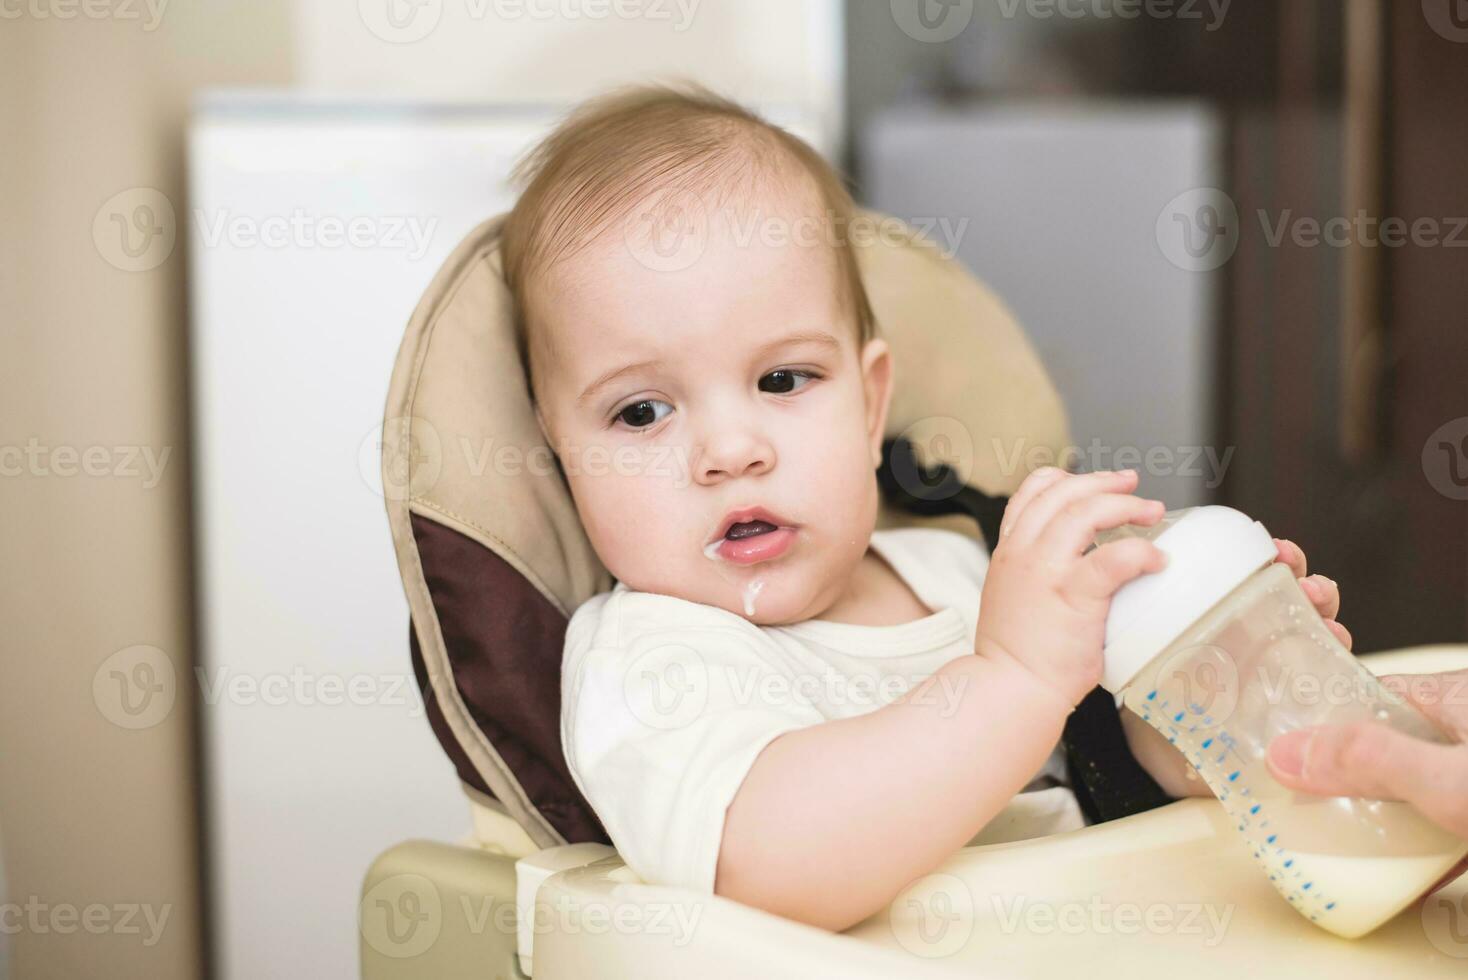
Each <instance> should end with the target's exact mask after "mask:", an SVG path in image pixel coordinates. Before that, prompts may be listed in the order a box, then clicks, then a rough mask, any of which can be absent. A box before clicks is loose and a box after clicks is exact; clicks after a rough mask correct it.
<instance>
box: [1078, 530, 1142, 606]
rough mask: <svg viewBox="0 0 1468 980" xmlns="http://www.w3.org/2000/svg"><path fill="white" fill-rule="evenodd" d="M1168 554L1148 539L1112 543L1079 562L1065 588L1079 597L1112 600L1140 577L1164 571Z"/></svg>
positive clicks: (1124, 539)
mask: <svg viewBox="0 0 1468 980" xmlns="http://www.w3.org/2000/svg"><path fill="white" fill-rule="evenodd" d="M1166 566H1167V554H1166V552H1164V551H1163V550H1162V549H1161V548H1159V547H1157V546H1156V545H1155V544H1153V543H1152V542H1151V541H1148V540H1147V539H1145V538H1122V539H1121V540H1120V541H1110V542H1107V543H1106V544H1103V545H1102V546H1101V547H1099V548H1097V549H1096V550H1095V551H1093V552H1091V553H1090V554H1089V555H1087V556H1086V557H1084V558H1082V559H1081V560H1080V561H1078V562H1076V563H1075V567H1074V568H1073V569H1071V572H1070V575H1069V576H1068V577H1067V579H1066V581H1065V583H1064V584H1063V585H1062V588H1063V589H1065V590H1068V591H1069V593H1070V594H1071V595H1073V596H1076V597H1077V598H1082V599H1094V600H1102V599H1110V598H1111V597H1112V595H1114V594H1115V593H1116V590H1117V589H1119V588H1121V587H1122V586H1123V585H1125V584H1127V583H1128V582H1130V581H1131V580H1132V579H1134V578H1136V577H1138V576H1139V575H1146V574H1147V573H1149V572H1160V571H1162V569H1163V568H1165V567H1166Z"/></svg>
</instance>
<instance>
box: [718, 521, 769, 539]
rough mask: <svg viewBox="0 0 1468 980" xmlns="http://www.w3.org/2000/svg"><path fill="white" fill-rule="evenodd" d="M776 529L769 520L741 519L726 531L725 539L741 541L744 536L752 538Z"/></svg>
mask: <svg viewBox="0 0 1468 980" xmlns="http://www.w3.org/2000/svg"><path fill="white" fill-rule="evenodd" d="M774 530H777V528H776V527H775V525H773V524H771V523H770V522H769V521H741V522H739V523H737V524H733V525H730V527H729V530H728V531H726V532H725V533H724V539H725V540H726V541H739V540H741V539H742V538H752V537H754V536H755V535H757V534H768V533H770V532H771V531H774Z"/></svg>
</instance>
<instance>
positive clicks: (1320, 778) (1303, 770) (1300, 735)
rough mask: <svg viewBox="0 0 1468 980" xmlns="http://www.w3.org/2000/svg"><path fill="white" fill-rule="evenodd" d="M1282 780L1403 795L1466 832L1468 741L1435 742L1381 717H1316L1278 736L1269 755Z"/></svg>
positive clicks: (1380, 796) (1306, 788) (1368, 794)
mask: <svg viewBox="0 0 1468 980" xmlns="http://www.w3.org/2000/svg"><path fill="white" fill-rule="evenodd" d="M1266 759H1267V760H1268V766H1269V770H1270V772H1271V774H1273V776H1274V778H1275V779H1276V780H1278V781H1279V782H1280V783H1281V784H1282V785H1284V786H1286V787H1289V788H1290V789H1294V790H1298V791H1300V792H1304V793H1314V794H1316V795H1318V796H1358V797H1365V798H1367V799H1374V800H1406V801H1407V802H1408V803H1411V804H1412V805H1413V806H1415V807H1416V808H1417V809H1418V810H1420V811H1422V813H1423V815H1425V816H1426V817H1427V818H1428V819H1430V820H1432V821H1433V822H1434V823H1437V824H1438V825H1440V826H1442V827H1444V828H1445V829H1447V830H1449V831H1451V832H1453V833H1455V834H1458V835H1460V836H1465V837H1468V746H1462V745H1438V744H1435V743H1432V742H1423V741H1420V740H1418V739H1415V738H1412V737H1411V736H1408V735H1404V734H1402V733H1401V732H1398V731H1396V730H1395V729H1393V728H1389V727H1387V726H1386V725H1378V724H1374V723H1371V722H1362V723H1358V724H1353V725H1321V726H1318V727H1315V728H1307V729H1302V730H1300V731H1294V732H1289V733H1287V734H1284V735H1281V736H1280V737H1279V738H1276V739H1275V740H1274V741H1273V742H1272V743H1270V746H1269V752H1268V755H1267V756H1266Z"/></svg>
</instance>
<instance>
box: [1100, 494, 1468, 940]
mask: <svg viewBox="0 0 1468 980" xmlns="http://www.w3.org/2000/svg"><path fill="white" fill-rule="evenodd" d="M1126 536H1139V537H1146V538H1150V539H1152V541H1153V542H1154V543H1155V544H1156V545H1157V546H1158V547H1159V548H1161V549H1162V551H1164V552H1165V553H1166V554H1167V557H1168V563H1167V567H1166V568H1165V569H1164V570H1162V571H1161V572H1157V573H1154V574H1149V575H1144V576H1142V577H1141V578H1138V579H1135V580H1133V581H1132V582H1129V583H1127V585H1125V586H1123V587H1122V588H1121V589H1120V590H1118V592H1117V594H1116V596H1115V598H1114V599H1113V601H1112V605H1111V613H1110V616H1109V617H1108V619H1107V623H1106V641H1105V654H1106V666H1105V673H1104V676H1103V679H1102V682H1101V683H1102V686H1103V687H1105V688H1106V689H1107V690H1108V691H1111V692H1113V693H1117V692H1120V694H1121V698H1120V700H1121V702H1122V703H1124V704H1125V705H1126V707H1127V708H1129V709H1130V710H1131V711H1133V712H1135V713H1136V714H1138V715H1140V716H1141V717H1142V718H1143V719H1145V720H1146V721H1147V723H1148V724H1150V725H1152V727H1153V728H1156V729H1157V730H1158V731H1159V732H1161V733H1162V734H1163V735H1165V736H1166V737H1167V740H1168V741H1169V742H1171V743H1172V744H1173V745H1174V746H1175V747H1176V748H1177V749H1178V751H1180V752H1182V753H1183V755H1184V756H1185V757H1186V758H1187V760H1188V762H1190V763H1191V764H1192V765H1193V767H1194V768H1195V769H1196V770H1197V771H1198V773H1199V774H1200V775H1201V776H1202V777H1203V779H1204V780H1205V781H1206V782H1207V784H1208V787H1209V788H1210V789H1212V790H1213V793H1214V795H1216V796H1217V797H1218V799H1219V801H1220V802H1222V804H1223V807H1224V810H1225V811H1226V812H1227V814H1228V815H1229V817H1230V818H1231V822H1232V823H1233V824H1234V825H1235V827H1236V829H1237V830H1238V832H1239V834H1240V836H1242V837H1243V839H1244V841H1245V843H1246V844H1247V845H1248V847H1249V852H1250V853H1251V854H1252V855H1253V856H1254V859H1255V861H1256V862H1257V863H1258V864H1259V865H1260V867H1262V868H1263V869H1264V872H1265V874H1267V875H1268V876H1269V880H1270V882H1272V883H1273V884H1274V887H1275V888H1276V889H1277V890H1278V891H1279V893H1280V894H1281V895H1282V896H1284V898H1285V899H1286V900H1287V901H1288V902H1289V903H1290V904H1291V905H1292V906H1294V908H1295V910H1296V911H1298V912H1299V913H1300V914H1301V915H1304V916H1305V917H1306V918H1308V919H1309V920H1310V921H1311V922H1314V923H1315V924H1317V925H1319V926H1321V927H1322V928H1324V929H1328V930H1329V931H1331V932H1333V933H1335V934H1336V935H1339V936H1344V937H1346V938H1350V939H1354V938H1356V937H1357V936H1362V935H1365V934H1366V933H1368V932H1370V931H1371V930H1372V929H1375V928H1376V927H1377V926H1379V925H1381V924H1382V923H1383V922H1386V921H1387V920H1388V919H1390V918H1391V917H1392V916H1394V915H1396V914H1397V913H1398V912H1400V911H1401V910H1402V909H1404V908H1406V907H1407V906H1408V905H1410V904H1411V903H1412V902H1413V900H1415V899H1417V898H1419V897H1421V896H1422V895H1424V894H1425V893H1426V892H1427V891H1428V890H1429V889H1431V888H1432V887H1433V886H1434V885H1435V884H1436V883H1438V882H1439V880H1440V879H1441V878H1442V877H1443V876H1444V875H1445V874H1446V873H1447V872H1448V871H1450V870H1451V869H1452V868H1453V867H1454V865H1456V864H1457V863H1458V861H1459V860H1460V859H1461V858H1462V857H1463V856H1464V854H1465V853H1468V841H1463V840H1460V839H1458V838H1456V837H1454V836H1453V835H1451V834H1449V833H1448V832H1447V831H1445V830H1442V829H1441V828H1439V827H1437V826H1436V825H1435V824H1433V823H1431V822H1430V821H1428V820H1427V819H1426V818H1425V817H1423V816H1422V815H1421V814H1420V813H1418V812H1417V810H1415V809H1414V808H1413V807H1412V806H1411V805H1410V804H1407V803H1403V802H1391V801H1384V800H1367V799H1355V798H1350V797H1322V796H1314V795H1310V794H1305V793H1297V792H1294V791H1292V790H1290V789H1287V788H1286V787H1284V786H1282V785H1280V784H1279V783H1278V782H1277V781H1275V780H1274V778H1273V777H1272V776H1270V774H1269V770H1268V769H1267V768H1266V766H1265V762H1264V757H1265V753H1266V751H1267V750H1268V748H1269V743H1270V742H1271V741H1272V740H1273V739H1274V738H1275V737H1276V736H1279V735H1282V734H1284V733H1285V732H1288V731H1292V730H1294V729H1297V728H1304V727H1307V726H1310V725H1319V724H1345V723H1350V722H1357V721H1378V722H1383V723H1385V724H1387V725H1390V726H1392V727H1393V728H1396V729H1397V730H1399V731H1402V732H1405V733H1407V734H1409V735H1412V736H1414V737H1416V738H1420V739H1427V740H1430V741H1435V742H1447V741H1449V740H1448V739H1447V738H1446V737H1445V736H1444V735H1443V733H1442V732H1440V731H1439V730H1438V729H1437V727H1436V726H1434V725H1433V724H1432V723H1430V722H1429V721H1428V720H1427V719H1426V718H1425V717H1423V715H1422V714H1421V713H1420V712H1418V711H1417V709H1415V708H1413V707H1412V706H1411V705H1410V704H1408V703H1406V702H1405V701H1403V700H1402V699H1401V698H1399V697H1397V696H1396V695H1394V694H1392V693H1391V692H1389V691H1387V690H1386V689H1385V688H1383V687H1382V686H1381V685H1380V684H1379V683H1377V681H1376V678H1375V676H1374V675H1373V674H1371V672H1370V671H1368V670H1367V669H1366V668H1365V667H1363V666H1362V665H1361V664H1360V662H1359V661H1357V660H1356V658H1355V657H1354V656H1353V655H1352V654H1351V653H1350V651H1348V650H1347V649H1346V648H1345V647H1343V646H1342V645H1341V644H1340V642H1339V641H1338V640H1336V638H1335V635H1334V634H1333V633H1331V631H1330V630H1329V629H1328V628H1327V627H1326V626H1325V623H1324V622H1323V621H1322V620H1321V618H1320V615H1319V614H1318V613H1317V612H1316V611H1315V608H1314V606H1313V605H1312V604H1311V602H1310V600H1309V599H1308V598H1307V597H1306V596H1305V593H1304V592H1303V591H1302V590H1301V589H1300V586H1299V584H1298V583H1297V582H1296V580H1295V577H1294V573H1293V571H1292V570H1291V569H1290V567H1289V566H1288V565H1285V564H1284V563H1282V562H1277V561H1276V557H1277V554H1276V551H1275V545H1274V541H1273V539H1272V538H1271V537H1270V535H1269V532H1268V531H1266V530H1265V529H1264V527H1263V525H1261V524H1260V523H1259V522H1257V521H1253V520H1250V519H1249V518H1248V517H1247V516H1245V515H1244V514H1241V513H1239V512H1238V511H1236V510H1232V509H1230V508H1228V507H1197V508H1191V509H1187V510H1179V511H1170V512H1168V513H1167V514H1166V515H1164V517H1163V519H1162V520H1161V521H1160V522H1158V524H1156V525H1155V526H1152V527H1141V526H1138V525H1128V526H1125V527H1121V528H1117V529H1115V530H1111V531H1106V532H1104V533H1102V534H1101V535H1099V536H1098V537H1097V539H1096V540H1097V544H1098V545H1099V544H1104V543H1106V542H1107V541H1110V540H1114V539H1116V538H1118V537H1126Z"/></svg>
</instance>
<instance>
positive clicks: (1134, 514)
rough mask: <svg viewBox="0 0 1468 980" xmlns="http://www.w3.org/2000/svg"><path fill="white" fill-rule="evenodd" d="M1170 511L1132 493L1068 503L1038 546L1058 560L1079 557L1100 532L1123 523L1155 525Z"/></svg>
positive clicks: (1104, 494)
mask: <svg viewBox="0 0 1468 980" xmlns="http://www.w3.org/2000/svg"><path fill="white" fill-rule="evenodd" d="M1166 510H1167V507H1166V505H1164V504H1163V503H1162V501H1160V500H1146V499H1143V498H1142V497H1137V496H1134V495H1132V494H1129V493H1098V494H1096V495H1095V496H1092V497H1081V498H1080V499H1078V500H1072V501H1071V502H1070V503H1068V504H1066V505H1065V507H1064V508H1063V509H1062V510H1061V511H1060V513H1059V514H1057V515H1055V518H1054V519H1053V520H1051V522H1050V526H1049V527H1047V528H1045V530H1043V531H1041V532H1040V537H1039V539H1038V540H1037V541H1036V542H1035V546H1036V547H1037V548H1038V549H1039V550H1040V552H1041V553H1043V554H1045V555H1047V556H1048V557H1051V558H1055V559H1057V560H1059V559H1064V558H1074V557H1077V556H1079V555H1080V554H1081V553H1082V552H1084V551H1085V550H1086V549H1087V548H1089V547H1090V546H1091V543H1092V542H1093V541H1094V540H1095V539H1096V533H1097V532H1098V531H1103V530H1106V529H1107V528H1113V527H1118V526H1120V525H1122V524H1148V525H1150V524H1156V523H1157V522H1158V521H1159V520H1161V519H1162V515H1163V513H1164V512H1165V511H1166Z"/></svg>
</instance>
